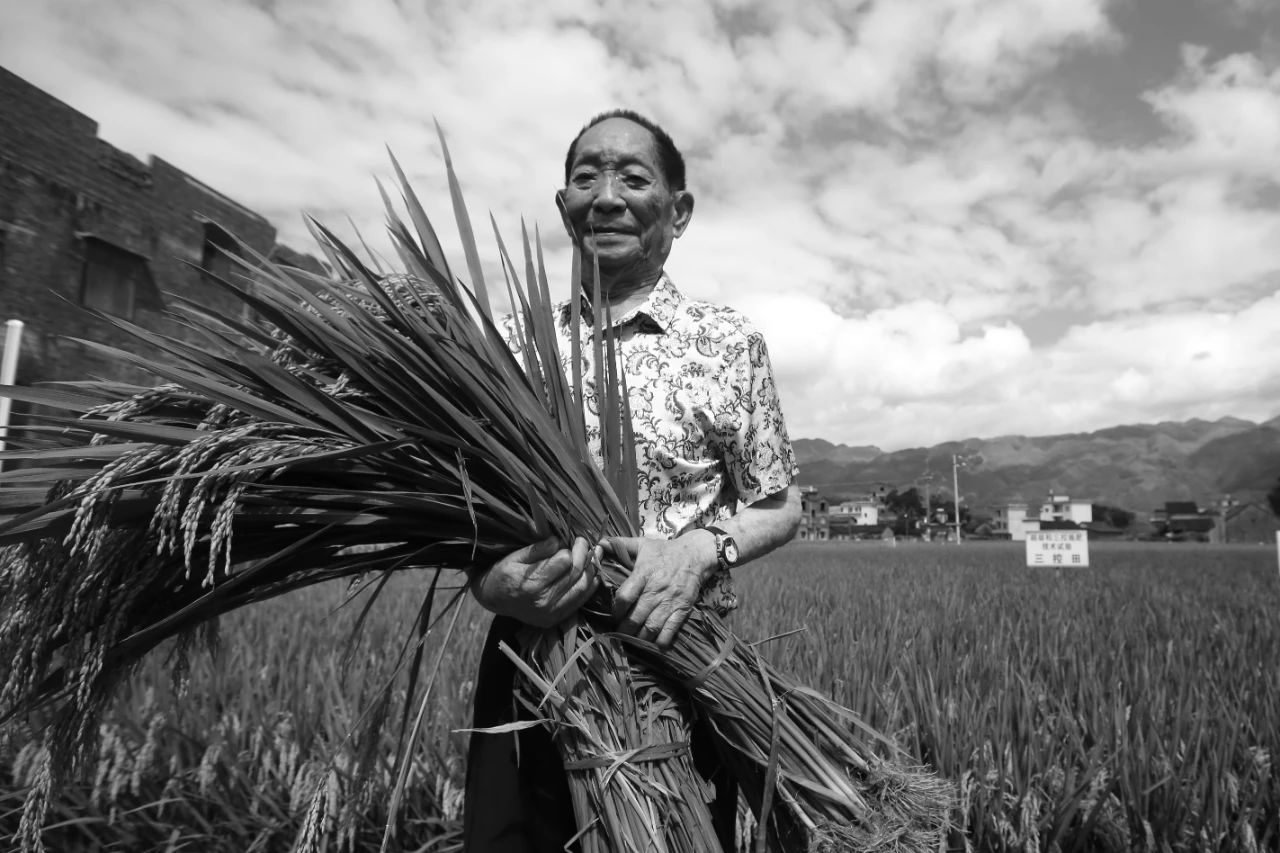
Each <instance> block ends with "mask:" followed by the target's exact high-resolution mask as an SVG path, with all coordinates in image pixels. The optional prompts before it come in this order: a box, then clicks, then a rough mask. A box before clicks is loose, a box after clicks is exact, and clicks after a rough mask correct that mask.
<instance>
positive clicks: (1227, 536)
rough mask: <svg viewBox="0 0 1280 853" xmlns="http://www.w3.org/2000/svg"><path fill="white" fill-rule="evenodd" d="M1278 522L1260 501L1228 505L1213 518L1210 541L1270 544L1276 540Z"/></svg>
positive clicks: (1279, 523) (1279, 524)
mask: <svg viewBox="0 0 1280 853" xmlns="http://www.w3.org/2000/svg"><path fill="white" fill-rule="evenodd" d="M1277 528H1280V522H1278V521H1277V519H1276V517H1275V515H1273V514H1272V512H1271V510H1270V508H1268V507H1267V506H1265V505H1263V504H1260V503H1247V504H1240V505H1238V506H1229V507H1227V508H1226V509H1225V510H1224V511H1223V512H1221V513H1219V514H1218V515H1217V516H1215V518H1214V525H1213V530H1212V532H1211V533H1210V541H1213V542H1224V543H1227V542H1233V543H1239V544H1244V543H1248V544H1260V545H1270V544H1272V543H1274V542H1275V541H1276V530H1277Z"/></svg>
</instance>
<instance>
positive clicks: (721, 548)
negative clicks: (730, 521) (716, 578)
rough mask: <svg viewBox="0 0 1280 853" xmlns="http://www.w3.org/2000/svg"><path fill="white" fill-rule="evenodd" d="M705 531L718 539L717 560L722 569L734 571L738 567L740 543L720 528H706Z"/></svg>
mask: <svg viewBox="0 0 1280 853" xmlns="http://www.w3.org/2000/svg"><path fill="white" fill-rule="evenodd" d="M702 529H703V530H705V531H707V532H708V533H710V534H712V535H713V536H715V537H716V560H717V561H718V562H719V564H720V568H721V569H722V570H723V569H732V568H733V567H734V566H736V565H738V557H739V555H738V543H737V542H735V541H734V539H733V537H732V536H730V535H729V534H728V533H725V532H724V531H723V530H721V529H720V528H719V527H710V526H708V527H704V528H702Z"/></svg>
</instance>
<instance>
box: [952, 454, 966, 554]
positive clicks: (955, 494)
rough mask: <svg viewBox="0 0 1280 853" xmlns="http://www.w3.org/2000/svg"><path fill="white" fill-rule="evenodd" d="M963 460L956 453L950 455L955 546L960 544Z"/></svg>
mask: <svg viewBox="0 0 1280 853" xmlns="http://www.w3.org/2000/svg"><path fill="white" fill-rule="evenodd" d="M963 464H964V458H963V457H962V456H961V455H960V454H958V453H952V454H951V498H952V502H953V503H954V505H955V510H956V544H957V545H959V544H960V541H961V540H960V474H959V469H960V466H961V465H963Z"/></svg>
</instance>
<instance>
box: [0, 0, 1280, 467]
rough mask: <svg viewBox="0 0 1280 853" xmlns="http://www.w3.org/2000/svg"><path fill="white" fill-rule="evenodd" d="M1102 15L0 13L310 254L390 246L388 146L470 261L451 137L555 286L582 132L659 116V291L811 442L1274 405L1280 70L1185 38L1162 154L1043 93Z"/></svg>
mask: <svg viewBox="0 0 1280 853" xmlns="http://www.w3.org/2000/svg"><path fill="white" fill-rule="evenodd" d="M1252 1H1253V0H1238V2H1239V3H1241V4H1242V5H1248V3H1250V2H1252ZM1109 5H1110V4H1108V3H1107V2H1105V0H1074V2H1062V0H895V2H887V0H853V2H843V3H841V2H821V3H819V2H814V3H805V4H800V5H795V4H788V3H785V2H783V0H733V2H729V0H724V2H718V3H714V4H712V3H706V2H694V3H689V2H681V3H676V2H659V0H649V2H637V0H628V2H623V0H605V2H599V3H592V2H585V0H549V2H547V3H542V4H528V3H524V2H518V0H476V1H475V2H471V0H439V2H432V3H429V4H422V5H419V6H415V7H413V8H412V9H409V11H405V9H407V8H409V7H402V6H401V5H399V4H397V3H394V2H391V0H370V2H368V3H362V4H361V6H360V11H359V14H354V13H353V12H352V11H351V7H350V6H349V4H344V3H339V2H337V0H323V2H301V0H280V2H275V3H272V4H259V3H251V2H248V0H226V2H223V3H219V4H213V5H210V4H204V5H192V4H188V3H183V2H179V0H167V1H166V2H159V0H157V2H145V3H144V2H141V0H133V2H130V3H119V4H114V5H113V7H112V10H111V11H110V12H108V11H107V10H106V9H105V7H103V6H100V5H95V6H92V7H87V6H85V5H84V4H83V3H79V2H73V0H50V2H46V3H39V4H36V3H30V4H21V5H19V6H17V7H16V8H15V9H14V10H10V11H8V12H7V14H9V15H10V16H11V18H10V20H12V21H13V22H14V26H6V27H5V28H4V29H3V30H0V52H2V53H3V55H4V56H5V57H6V63H7V65H8V67H10V68H11V69H12V70H14V71H15V72H17V73H19V74H21V75H23V76H26V77H28V78H29V79H31V80H32V81H33V82H35V83H37V85H41V86H43V87H44V88H46V89H48V90H50V91H52V92H54V93H55V94H57V95H58V96H59V97H62V98H63V99H65V100H67V101H68V102H70V103H71V104H72V105H73V106H75V107H77V108H78V109H80V110H82V111H84V112H86V113H87V114H89V115H91V116H93V117H94V118H95V119H97V120H98V121H100V122H101V125H102V135H103V136H104V137H105V138H106V139H108V141H111V142H112V143H114V144H116V145H119V146H121V147H124V148H126V149H128V150H130V151H132V152H134V153H136V154H139V155H143V156H145V155H146V154H148V153H152V152H154V153H156V154H159V155H160V156H162V157H164V158H165V159H167V160H170V161H172V162H174V163H175V164H177V165H179V166H180V167H182V168H185V169H187V170H188V171H190V172H192V173H193V174H195V175H197V176H198V177H200V178H201V179H202V180H205V181H207V182H208V183H210V184H211V185H213V186H215V187H217V188H218V189H219V190H220V191H222V192H224V193H226V194H228V195H230V196H232V197H234V198H236V199H237V200H239V201H241V202H242V203H244V204H247V205H249V206H250V207H253V208H254V209H256V210H259V211H261V212H263V213H264V214H266V215H268V216H270V217H271V218H272V219H273V221H275V222H276V224H277V225H278V226H279V227H280V228H281V233H282V237H283V238H284V239H285V240H287V241H289V242H291V243H294V244H297V245H305V244H306V243H307V242H308V238H307V237H306V235H305V231H304V230H303V228H302V225H301V222H300V218H299V217H298V215H297V212H298V211H299V210H301V209H307V210H310V211H313V212H315V213H317V214H319V215H320V216H321V218H322V219H324V220H325V221H327V222H329V223H330V224H332V225H334V226H335V228H336V229H337V230H338V231H339V232H340V233H347V227H346V225H345V216H346V215H347V214H350V215H351V217H352V219H353V220H355V222H356V224H357V225H358V226H359V227H360V229H361V230H362V231H363V232H364V233H365V234H366V235H368V236H371V237H376V235H378V234H379V233H380V231H381V224H380V223H381V213H380V210H379V208H380V203H379V201H378V198H377V194H376V191H375V189H374V187H373V185H372V181H371V176H372V175H374V174H377V175H382V176H386V175H387V174H388V173H389V171H390V170H389V168H388V166H387V163H386V159H385V152H384V149H383V145H384V143H385V144H389V145H390V146H391V147H392V148H393V149H394V150H395V152H396V154H397V155H398V156H399V157H400V159H401V161H402V162H403V164H404V165H405V168H406V171H407V172H408V173H409V175H410V178H411V180H412V182H413V184H414V186H415V187H416V188H417V189H418V191H419V193H420V195H421V196H422V197H423V201H424V204H425V205H426V207H427V209H428V212H429V213H430V214H431V215H432V216H433V218H435V219H437V220H438V221H439V224H440V226H441V230H442V231H443V232H445V241H446V243H447V244H448V245H455V244H456V241H455V240H454V239H453V238H451V237H449V236H448V234H449V232H450V228H449V227H448V223H449V222H450V221H451V219H452V213H451V207H450V204H449V201H448V196H447V190H446V188H445V182H444V177H443V170H442V168H441V166H440V161H439V151H438V144H437V142H436V140H435V131H434V128H433V125H432V120H433V118H434V119H438V120H439V121H440V123H441V125H442V126H443V127H444V129H445V130H446V132H447V133H448V139H449V144H450V148H451V151H452V153H453V157H454V163H455V165H456V167H457V170H458V173H459V176H460V179H461V181H462V184H463V187H464V191H465V193H466V195H467V198H468V201H469V203H470V205H471V215H472V219H473V222H474V224H475V226H476V229H477V232H478V233H479V234H481V241H482V244H483V245H485V246H488V247H489V252H490V253H491V263H492V259H494V258H496V254H494V253H493V249H492V247H491V242H490V238H489V237H488V234H489V226H488V221H487V219H488V217H487V212H488V211H490V210H492V211H493V213H494V215H495V217H496V218H497V220H498V222H499V226H500V227H501V228H502V230H503V233H504V235H505V236H506V238H507V239H508V241H509V242H512V241H514V240H515V239H516V236H517V235H518V226H519V217H520V216H521V215H524V216H525V217H527V218H528V219H529V221H530V224H531V225H532V223H533V222H537V223H538V224H540V225H541V228H542V232H543V236H544V240H545V244H546V248H547V250H548V252H547V257H548V262H549V264H550V266H551V268H552V269H553V270H555V271H557V272H556V273H554V277H555V280H556V287H555V289H556V290H557V291H558V292H561V293H562V292H563V291H564V287H563V282H564V280H565V278H566V276H567V269H568V260H567V258H568V252H567V244H566V241H565V239H564V237H563V235H562V234H561V232H560V226H559V219H558V216H557V214H556V212H555V210H554V208H553V206H552V201H551V200H552V193H553V191H554V189H555V188H556V187H557V186H558V185H559V183H560V182H561V180H562V172H561V169H562V158H563V155H564V148H565V146H566V145H567V144H568V142H569V140H570V138H571V137H572V136H573V134H574V133H575V132H576V130H577V128H578V127H579V125H580V124H581V123H582V122H583V121H584V120H585V119H586V118H587V117H589V116H590V115H592V114H593V113H595V112H598V111H600V110H603V109H607V108H610V107H614V106H631V107H634V108H636V109H639V110H641V111H642V112H647V113H650V114H652V115H653V116H654V117H656V118H657V119H659V120H660V121H662V122H663V123H664V124H666V125H667V126H668V127H669V128H670V129H671V131H672V132H673V134H674V136H675V137H676V139H677V141H679V142H680V143H681V144H682V147H683V148H684V149H685V150H686V153H687V155H688V158H689V164H690V180H691V183H692V188H693V190H694V192H695V194H696V196H697V197H698V206H697V211H696V214H695V217H694V221H693V224H692V226H691V228H690V230H689V232H688V233H687V235H686V236H685V237H684V238H683V239H681V240H680V241H678V242H677V244H676V249H675V252H674V253H673V255H672V260H671V265H670V268H671V271H672V273H673V275H674V277H675V278H676V280H677V282H678V283H679V284H680V286H681V287H682V288H683V289H684V290H685V291H686V292H688V293H690V295H693V296H698V297H705V298H712V299H717V300H720V301H724V302H728V303H730V304H734V305H736V306H739V307H741V308H743V309H744V310H745V311H746V312H747V313H748V315H749V316H751V317H752V318H753V319H754V320H755V321H756V322H757V323H758V324H759V325H761V327H762V328H764V329H765V332H766V335H767V337H768V339H769V341H770V349H771V352H772V355H773V358H774V361H775V364H776V366H777V368H778V372H779V384H780V387H781V390H782V393H783V395H784V402H785V403H786V405H787V407H788V411H789V418H790V420H791V423H792V432H793V434H794V435H821V436H823V437H826V438H829V439H832V440H835V441H847V442H853V443H877V444H880V445H882V446H886V447H898V446H903V445H908V444H923V443H932V442H936V441H941V440H946V439H950V438H956V437H959V436H960V435H961V434H966V435H983V434H985V435H991V434H995V433H1007V432H1032V433H1044V432H1050V431H1056V430H1074V429H1082V428H1093V427H1099V426H1105V425H1108V424H1111V423H1115V422H1117V421H1120V420H1152V419H1160V418H1163V417H1180V416H1184V415H1185V416H1190V415H1196V414H1198V415H1200V416H1213V415H1214V414H1216V413H1221V414H1228V413H1234V414H1239V415H1243V416H1259V417H1269V416H1270V415H1271V414H1274V412H1268V411H1266V409H1267V407H1268V405H1269V404H1268V403H1267V402H1266V400H1268V399H1274V397H1275V394H1274V391H1275V390H1277V388H1276V386H1277V384H1280V357H1277V356H1280V353H1277V352H1276V351H1275V347H1274V345H1272V344H1271V343H1270V341H1269V338H1267V330H1268V329H1270V328H1275V327H1276V325H1277V322H1280V316H1277V311H1278V309H1277V305H1276V299H1275V296H1274V293H1275V290H1276V286H1277V284H1278V283H1280V212H1278V211H1277V210H1276V205H1275V204H1274V203H1273V202H1274V197H1275V195H1274V194H1275V193H1280V187H1277V185H1276V181H1277V173H1276V171H1275V167H1276V163H1277V162H1280V60H1278V59H1277V57H1275V56H1270V57H1269V56H1267V55H1266V53H1265V51H1262V50H1261V49H1260V50H1259V51H1256V52H1252V53H1237V54H1235V55H1231V56H1226V57H1224V58H1222V59H1219V60H1217V61H1215V62H1209V61H1208V55H1207V54H1206V53H1204V52H1203V51H1200V50H1196V49H1188V50H1186V51H1185V52H1184V55H1183V58H1182V66H1181V69H1180V71H1179V73H1178V74H1177V76H1176V77H1174V78H1172V79H1169V80H1165V81H1159V82H1158V83H1157V84H1156V85H1155V86H1154V87H1153V88H1152V89H1151V91H1150V92H1148V93H1147V95H1146V101H1145V102H1140V101H1135V102H1134V103H1133V104H1132V108H1133V109H1149V110H1152V111H1154V113H1155V115H1156V116H1158V117H1159V119H1160V120H1161V121H1163V122H1164V123H1165V127H1166V133H1165V134H1164V135H1163V136H1162V137H1160V138H1151V139H1146V140H1142V141H1138V142H1132V141H1131V142H1129V143H1127V144H1126V145H1119V144H1117V143H1115V142H1113V141H1109V140H1108V139H1106V138H1105V137H1104V136H1099V135H1096V134H1094V133H1093V132H1092V131H1093V128H1092V125H1091V122H1092V117H1091V116H1089V115H1082V114H1080V113H1079V112H1077V110H1079V109H1080V107H1078V106H1077V105H1076V104H1075V102H1073V101H1072V100H1071V99H1070V98H1069V97H1068V96H1067V93H1066V91H1065V90H1064V89H1063V88H1062V87H1061V86H1059V85H1057V80H1056V77H1055V75H1056V74H1057V73H1058V69H1059V68H1060V66H1061V65H1062V63H1063V62H1064V61H1065V60H1066V59H1067V58H1068V57H1071V56H1073V55H1075V54H1077V53H1078V52H1081V51H1086V52H1087V51H1104V52H1108V53H1111V52H1115V51H1123V50H1125V49H1127V48H1126V46H1125V44H1124V37H1123V33H1120V32H1118V31H1117V30H1116V29H1115V27H1114V25H1113V23H1112V22H1111V20H1110V19H1109V18H1108V15H1107V13H1108V9H1109ZM1269 193H1270V194H1271V195H1269ZM378 242H380V241H378ZM492 269H493V270H494V271H495V272H496V269H497V267H496V264H495V265H493V266H492ZM1055 312H1058V313H1060V314H1061V316H1063V317H1064V318H1068V319H1065V320H1063V322H1062V323H1061V324H1060V325H1061V326H1062V327H1063V328H1058V329H1057V332H1055V334H1053V335H1046V334H1043V333H1041V332H1038V331H1037V332H1035V333H1034V334H1033V333H1032V330H1033V329H1039V328H1040V327H1041V326H1043V325H1044V324H1043V323H1041V322H1040V320H1039V319H1037V318H1043V317H1045V316H1052V315H1053V314H1054V313H1055ZM1268 324H1270V325H1268ZM1050 325H1052V324H1050ZM1171 349H1172V350H1176V351H1177V353H1178V355H1177V358H1176V359H1174V361H1176V362H1177V364H1178V365H1179V367H1178V369H1177V370H1176V371H1171V370H1169V364H1170V363H1171V362H1170V360H1169V359H1170V355H1169V354H1170V352H1171ZM1179 359H1180V360H1179ZM1264 391H1266V392H1267V393H1264ZM1268 394H1269V396H1268Z"/></svg>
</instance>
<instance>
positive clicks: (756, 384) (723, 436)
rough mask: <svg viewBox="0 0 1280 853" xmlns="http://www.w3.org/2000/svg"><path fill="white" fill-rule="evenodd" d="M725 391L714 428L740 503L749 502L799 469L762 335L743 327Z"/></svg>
mask: <svg viewBox="0 0 1280 853" xmlns="http://www.w3.org/2000/svg"><path fill="white" fill-rule="evenodd" d="M729 375H730V376H731V377H732V378H731V379H730V380H729V383H728V387H727V388H726V391H727V392H728V393H727V394H726V395H725V402H726V410H725V411H723V412H721V413H718V417H717V418H716V420H717V421H718V422H719V423H718V424H717V426H718V427H722V428H721V429H718V430H717V432H719V433H720V436H719V437H720V440H721V442H722V449H721V453H722V458H723V459H724V463H725V466H726V469H727V472H728V475H729V478H730V479H731V480H732V482H733V485H734V487H735V489H736V490H737V492H738V499H739V500H740V501H742V503H743V504H752V503H755V502H756V501H758V500H760V499H761V498H763V497H767V496H768V495H771V494H773V493H775V492H778V491H781V490H782V489H784V488H786V487H787V486H789V485H791V482H792V481H793V480H794V479H795V477H796V475H797V474H798V473H799V468H798V466H797V465H796V456H795V451H794V450H792V448H791V439H790V438H789V437H788V435H787V425H786V422H785V421H784V419H783V417H782V405H781V403H780V402H779V400H778V387H777V385H776V384H775V383H774V381H773V367H772V366H771V365H770V363H769V350H768V347H767V346H766V345H765V341H764V336H763V335H761V334H760V333H759V332H758V331H756V330H755V329H748V330H747V334H746V342H745V345H744V346H742V347H741V348H740V350H739V352H738V353H737V355H736V357H735V358H734V360H733V368H732V369H731V370H730V371H729Z"/></svg>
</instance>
